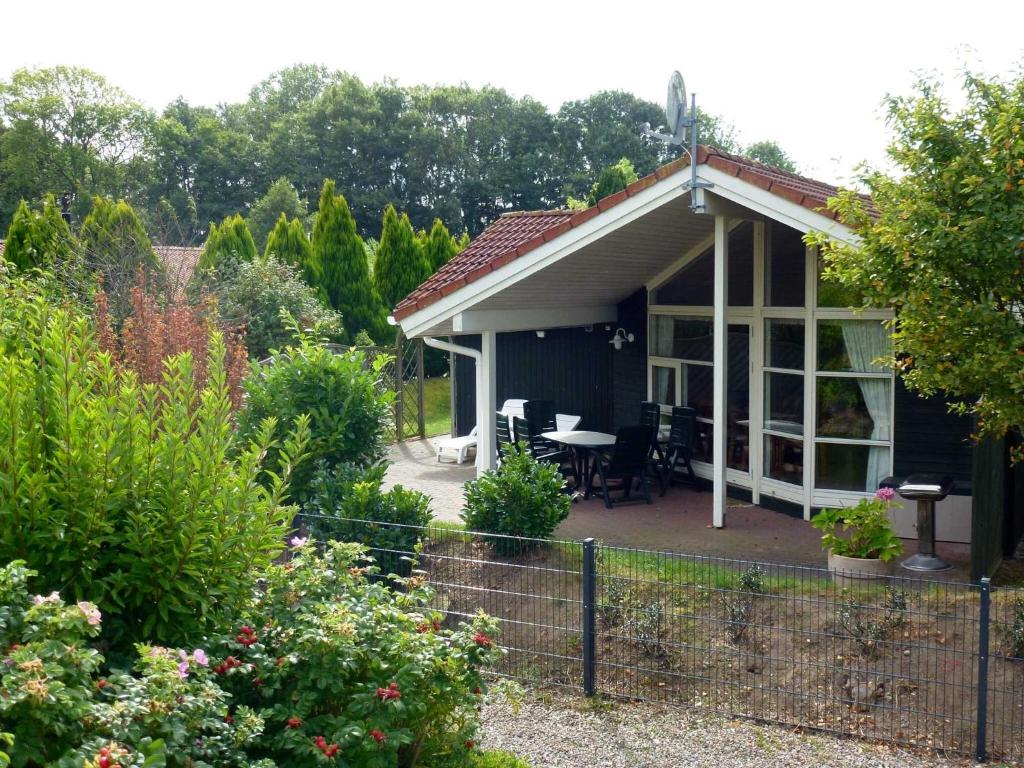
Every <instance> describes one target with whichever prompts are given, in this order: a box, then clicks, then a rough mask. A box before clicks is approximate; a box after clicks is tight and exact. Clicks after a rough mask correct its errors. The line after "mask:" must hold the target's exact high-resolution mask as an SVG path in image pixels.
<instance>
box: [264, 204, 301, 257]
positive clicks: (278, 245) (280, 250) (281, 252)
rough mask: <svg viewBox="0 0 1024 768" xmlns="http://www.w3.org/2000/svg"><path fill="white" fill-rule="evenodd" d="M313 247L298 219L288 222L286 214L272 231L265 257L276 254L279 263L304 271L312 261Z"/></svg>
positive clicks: (281, 216) (282, 215)
mask: <svg viewBox="0 0 1024 768" xmlns="http://www.w3.org/2000/svg"><path fill="white" fill-rule="evenodd" d="M312 253H313V247H312V245H311V244H310V242H309V238H308V237H306V230H305V228H304V227H303V226H302V222H301V221H299V220H298V219H292V220H291V221H290V222H289V221H288V217H287V216H286V215H285V214H283V213H282V214H281V215H280V216H279V217H278V219H277V224H275V225H274V228H273V229H272V230H271V231H270V236H269V237H268V238H267V247H266V249H265V250H264V252H263V255H264V256H269V255H271V254H274V255H275V256H277V258H278V260H279V261H283V262H285V263H286V264H291V265H292V266H293V267H299V268H300V269H304V268H305V266H306V263H307V262H308V261H309V260H310V258H311V256H312Z"/></svg>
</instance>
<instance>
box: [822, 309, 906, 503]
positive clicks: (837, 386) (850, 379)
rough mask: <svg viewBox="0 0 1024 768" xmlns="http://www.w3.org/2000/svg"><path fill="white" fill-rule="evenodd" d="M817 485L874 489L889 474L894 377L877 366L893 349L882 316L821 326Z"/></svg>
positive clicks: (845, 489) (832, 488) (834, 488)
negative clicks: (880, 320)
mask: <svg viewBox="0 0 1024 768" xmlns="http://www.w3.org/2000/svg"><path fill="white" fill-rule="evenodd" d="M817 337H818V343H817V371H816V373H815V399H816V406H817V408H816V413H817V416H816V423H815V465H814V466H815V470H814V475H815V479H814V485H815V487H817V488H821V489H825V490H841V491H859V492H872V491H874V490H875V489H877V488H878V481H879V480H881V479H882V478H883V477H885V476H886V475H888V474H889V467H890V464H891V460H890V455H889V453H890V450H891V445H892V375H891V373H890V372H889V371H888V370H887V369H886V368H885V367H883V366H880V365H878V364H876V361H878V360H879V359H880V358H883V359H884V358H887V357H888V356H889V353H890V340H889V331H888V329H886V328H885V326H884V325H883V324H882V323H881V322H879V321H877V320H857V319H853V318H850V319H834V320H833V319H829V320H819V321H818V325H817Z"/></svg>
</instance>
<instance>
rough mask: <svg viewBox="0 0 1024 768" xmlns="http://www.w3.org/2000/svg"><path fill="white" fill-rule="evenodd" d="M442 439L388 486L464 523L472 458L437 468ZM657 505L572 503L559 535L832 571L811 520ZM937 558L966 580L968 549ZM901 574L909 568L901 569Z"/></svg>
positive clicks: (680, 492) (705, 498) (909, 544)
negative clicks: (415, 494)
mask: <svg viewBox="0 0 1024 768" xmlns="http://www.w3.org/2000/svg"><path fill="white" fill-rule="evenodd" d="M436 445H437V440H436V439H433V440H410V441H406V442H404V443H400V444H397V445H395V446H393V447H392V449H391V454H390V459H391V461H392V464H391V467H390V468H389V469H388V474H387V477H386V480H385V485H388V486H391V485H398V484H400V485H403V486H405V487H406V488H413V489H416V490H419V491H423V492H424V493H426V494H427V495H429V496H430V497H431V499H432V500H433V502H432V504H431V509H432V511H433V513H434V516H435V517H436V518H437V519H440V520H448V521H459V512H461V511H462V506H463V490H462V488H463V484H464V483H465V482H466V481H467V480H471V479H472V478H473V477H475V476H476V471H475V468H474V465H473V463H472V461H469V462H467V463H465V464H462V465H456V464H452V463H450V462H449V463H438V461H437V459H436V453H437V449H436ZM653 490H654V493H653V497H654V503H653V504H644V503H643V502H642V501H641V502H640V503H632V504H623V505H616V506H615V507H614V508H613V509H607V508H606V507H605V506H604V502H603V501H602V500H601V499H590V500H587V501H580V502H578V503H576V504H573V505H572V511H571V512H570V514H569V519H568V520H566V521H565V522H564V523H562V525H561V526H560V527H559V529H558V530H557V531H556V533H555V536H556V537H558V538H564V539H583V538H587V537H590V536H592V537H594V538H596V539H600V540H601V541H603V542H604V543H606V544H610V545H614V546H622V547H637V548H639V549H652V550H664V551H674V552H687V553H693V554H699V555H710V556H715V557H727V558H735V559H740V560H748V559H749V560H764V561H769V562H779V563H793V564H797V565H808V566H818V567H822V568H824V567H826V565H827V562H826V556H825V553H824V551H823V550H822V548H821V536H820V534H819V533H818V531H816V530H815V529H814V528H812V527H811V526H810V524H809V523H807V522H805V521H804V520H801V519H797V518H795V517H791V516H789V515H786V514H783V513H781V512H774V511H771V510H768V509H764V508H763V507H759V506H755V505H753V504H750V503H748V502H743V501H739V500H735V499H729V501H728V508H727V510H726V517H725V525H726V527H725V528H721V529H716V528H714V527H712V525H711V493H709V492H697V491H694V490H693V489H692V488H689V487H685V486H678V485H677V486H676V487H673V488H671V489H670V490H669V491H668V493H666V495H665V496H664V497H659V496H658V495H657V492H656V491H657V489H656V487H654V488H653ZM903 543H904V557H907V556H909V555H912V554H914V553H915V552H916V551H917V542H916V541H914V540H906V539H905V540H904V542H903ZM938 550H939V554H940V555H941V556H942V557H944V558H945V559H946V560H948V561H949V562H951V563H953V565H954V566H955V569H954V570H953V571H947V572H945V573H942V574H939V575H938V577H939V578H942V579H943V580H957V581H966V580H967V578H968V573H969V569H968V565H969V557H970V548H969V547H968V545H966V544H951V543H946V542H939V544H938ZM896 573H897V574H904V575H905V574H908V573H909V572H908V571H901V570H900V569H899V568H897V569H896Z"/></svg>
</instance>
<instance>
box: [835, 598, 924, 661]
mask: <svg viewBox="0 0 1024 768" xmlns="http://www.w3.org/2000/svg"><path fill="white" fill-rule="evenodd" d="M907 606H908V595H907V593H906V592H905V591H903V590H898V589H892V588H891V587H887V588H886V590H885V596H884V597H883V598H882V601H881V604H880V605H878V606H869V605H863V604H862V603H859V602H858V601H857V600H856V599H854V598H848V599H846V600H844V601H843V602H842V603H840V604H839V605H838V606H837V607H836V624H837V625H838V626H839V628H840V629H841V630H842V631H843V632H844V633H845V634H847V635H848V636H849V637H850V638H851V639H852V640H853V641H854V643H855V644H856V646H857V650H858V651H859V652H860V654H861V656H863V657H864V658H866V659H877V658H878V657H879V656H881V646H882V644H883V643H884V642H885V641H886V639H887V638H888V637H889V634H890V633H891V632H892V631H893V630H896V629H900V628H902V627H904V626H906V623H907V617H906V614H907Z"/></svg>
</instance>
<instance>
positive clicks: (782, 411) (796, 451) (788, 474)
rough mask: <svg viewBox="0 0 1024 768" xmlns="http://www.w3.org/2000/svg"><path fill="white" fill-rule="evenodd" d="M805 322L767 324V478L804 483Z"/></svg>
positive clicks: (789, 320) (788, 321)
mask: <svg viewBox="0 0 1024 768" xmlns="http://www.w3.org/2000/svg"><path fill="white" fill-rule="evenodd" d="M804 336H805V331H804V321H803V320H796V319H788V318H787V319H769V320H765V321H764V340H765V343H764V366H763V372H764V387H763V391H764V423H763V425H762V430H761V431H762V433H763V435H764V476H765V477H768V478H771V479H772V480H779V481H781V482H784V483H791V484H793V485H802V484H803V480H804V347H805V341H804Z"/></svg>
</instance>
